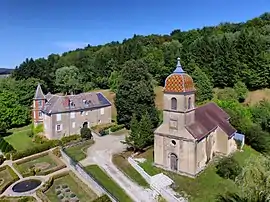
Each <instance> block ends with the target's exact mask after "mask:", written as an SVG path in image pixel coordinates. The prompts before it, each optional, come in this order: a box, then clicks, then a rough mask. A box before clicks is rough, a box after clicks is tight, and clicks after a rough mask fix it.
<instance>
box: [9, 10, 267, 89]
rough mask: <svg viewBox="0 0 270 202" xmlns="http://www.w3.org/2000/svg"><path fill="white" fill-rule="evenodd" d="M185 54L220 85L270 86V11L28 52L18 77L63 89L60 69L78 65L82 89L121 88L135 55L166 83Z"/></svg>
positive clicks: (188, 66)
mask: <svg viewBox="0 0 270 202" xmlns="http://www.w3.org/2000/svg"><path fill="white" fill-rule="evenodd" d="M179 26H181V25H179ZM179 56H180V57H181V63H182V65H183V66H184V69H185V70H186V71H187V72H188V73H191V72H192V71H193V69H194V67H196V66H198V67H199V68H200V69H201V70H202V71H204V72H205V73H206V75H207V76H208V77H209V79H210V80H211V82H212V83H213V85H214V87H222V88H223V87H231V86H233V85H234V83H236V81H242V82H244V83H245V84H246V85H247V87H248V88H249V89H260V88H264V87H269V85H270V13H264V14H263V15H261V16H259V17H257V18H254V19H252V20H249V21H247V22H245V23H222V24H220V25H217V26H212V27H203V28H202V29H193V30H189V31H181V30H179V29H178V30H174V31H172V32H171V34H169V35H155V34H153V35H149V36H140V35H134V36H133V38H130V39H124V40H123V42H122V43H120V42H117V41H116V42H111V43H108V44H105V45H99V46H91V45H88V46H87V47H85V48H83V49H77V50H74V51H70V52H66V53H63V54H62V55H61V56H60V55H57V54H51V55H49V56H48V57H47V59H45V58H39V59H36V60H34V59H32V58H28V59H26V60H25V61H24V62H23V63H22V64H20V65H19V66H17V67H16V69H15V70H14V71H13V73H12V77H13V78H15V79H17V80H21V79H27V78H31V77H33V78H38V79H41V80H42V81H43V82H44V84H45V85H44V86H45V87H47V88H48V90H49V91H51V92H57V91H59V89H57V86H56V84H55V72H56V70H57V69H59V68H61V67H64V66H76V67H77V68H78V69H79V78H80V79H79V81H78V82H79V85H78V86H77V88H78V89H77V90H80V91H88V90H92V89H95V88H101V89H108V88H111V89H115V88H116V86H117V83H118V79H119V74H120V71H121V69H122V67H123V65H124V63H126V62H127V61H129V60H131V59H134V60H141V61H143V62H144V63H145V64H146V66H147V67H148V71H149V73H150V74H151V75H152V78H153V81H154V83H156V84H157V85H163V82H164V79H165V78H166V77H167V76H168V75H169V74H170V73H171V72H172V70H173V69H174V68H175V65H176V58H177V57H179Z"/></svg>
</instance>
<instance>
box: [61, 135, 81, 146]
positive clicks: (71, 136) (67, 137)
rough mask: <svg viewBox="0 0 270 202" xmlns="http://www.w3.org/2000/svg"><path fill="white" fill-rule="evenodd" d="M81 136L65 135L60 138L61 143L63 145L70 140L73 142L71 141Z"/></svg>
mask: <svg viewBox="0 0 270 202" xmlns="http://www.w3.org/2000/svg"><path fill="white" fill-rule="evenodd" d="M80 138H81V136H80V135H70V136H66V137H63V138H62V139H61V143H62V144H63V145H65V144H67V143H70V142H73V141H76V140H79V139H80Z"/></svg>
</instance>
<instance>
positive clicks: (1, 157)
mask: <svg viewBox="0 0 270 202" xmlns="http://www.w3.org/2000/svg"><path fill="white" fill-rule="evenodd" d="M4 161H5V157H4V156H3V155H0V165H1V164H2V163H4Z"/></svg>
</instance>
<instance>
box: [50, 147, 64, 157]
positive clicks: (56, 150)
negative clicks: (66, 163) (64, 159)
mask: <svg viewBox="0 0 270 202" xmlns="http://www.w3.org/2000/svg"><path fill="white" fill-rule="evenodd" d="M52 153H53V154H54V155H55V156H57V157H58V158H60V157H61V156H62V155H61V152H60V149H59V148H58V147H57V148H55V149H54V150H53V151H52Z"/></svg>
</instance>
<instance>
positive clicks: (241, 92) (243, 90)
mask: <svg viewBox="0 0 270 202" xmlns="http://www.w3.org/2000/svg"><path fill="white" fill-rule="evenodd" d="M233 89H234V90H235V92H236V93H237V96H238V101H239V102H244V101H245V99H246V97H247V95H248V89H247V86H246V84H244V83H243V82H241V81H238V82H237V83H235V84H234V86H233Z"/></svg>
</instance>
